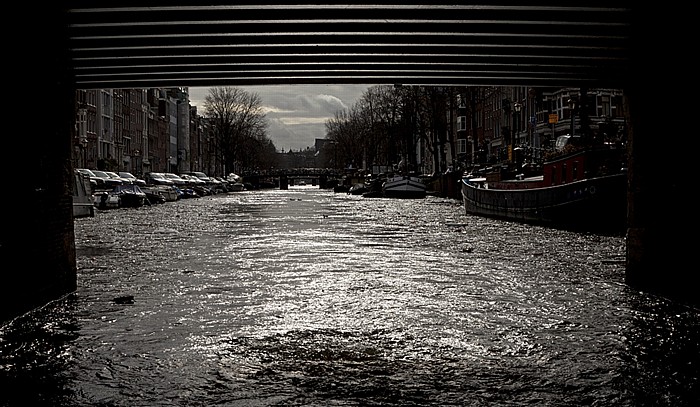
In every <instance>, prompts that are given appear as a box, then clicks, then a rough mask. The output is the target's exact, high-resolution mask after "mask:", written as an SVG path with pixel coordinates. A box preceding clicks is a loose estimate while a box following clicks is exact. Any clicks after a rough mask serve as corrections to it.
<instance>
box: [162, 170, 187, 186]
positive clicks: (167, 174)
mask: <svg viewBox="0 0 700 407" xmlns="http://www.w3.org/2000/svg"><path fill="white" fill-rule="evenodd" d="M163 176H164V177H165V178H167V179H169V180H171V181H172V182H173V183H174V184H175V186H177V187H184V186H185V185H187V181H185V180H184V179H182V178H180V177H179V176H178V175H177V174H174V173H172V172H164V173H163Z"/></svg>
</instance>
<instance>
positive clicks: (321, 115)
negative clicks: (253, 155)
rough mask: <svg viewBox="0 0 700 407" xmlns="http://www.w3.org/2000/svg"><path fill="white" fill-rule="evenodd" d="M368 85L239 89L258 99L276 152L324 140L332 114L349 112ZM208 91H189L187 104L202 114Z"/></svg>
mask: <svg viewBox="0 0 700 407" xmlns="http://www.w3.org/2000/svg"><path fill="white" fill-rule="evenodd" d="M368 87H369V86H368V85H274V86H273V85H268V86H244V87H240V88H241V89H243V90H245V91H247V92H251V93H257V94H258V95H260V98H261V99H262V104H263V111H264V112H265V115H266V117H267V122H268V135H269V137H270V139H271V140H272V142H273V143H275V146H276V147H277V150H278V151H280V150H282V151H289V150H290V149H291V150H294V151H298V150H303V149H305V148H307V147H312V148H313V146H314V143H315V140H316V139H318V138H325V136H326V128H325V123H326V121H327V120H328V119H331V118H333V117H334V115H335V114H336V112H338V111H342V110H347V109H350V108H351V107H352V106H353V105H354V104H355V102H357V101H358V100H359V99H360V98H361V97H362V94H363V92H364V91H365V90H366V89H367V88H368ZM208 93H209V88H190V103H191V104H192V105H194V106H198V112H199V114H203V113H204V112H203V104H204V98H205V97H206V95H207V94H208Z"/></svg>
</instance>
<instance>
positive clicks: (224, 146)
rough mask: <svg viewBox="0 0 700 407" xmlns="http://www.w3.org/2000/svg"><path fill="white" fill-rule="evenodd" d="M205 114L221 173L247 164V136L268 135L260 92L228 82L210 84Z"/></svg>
mask: <svg viewBox="0 0 700 407" xmlns="http://www.w3.org/2000/svg"><path fill="white" fill-rule="evenodd" d="M204 115H205V117H207V118H208V119H209V122H210V124H211V126H212V132H213V135H214V141H215V146H216V150H217V152H218V154H219V159H220V160H221V162H222V163H223V169H222V171H223V172H224V174H223V175H226V173H227V172H235V171H237V170H238V169H237V164H238V165H239V164H240V163H242V162H245V163H246V164H247V165H250V161H251V157H249V156H247V155H245V154H246V153H247V152H248V153H249V152H250V151H249V149H247V148H244V146H246V145H249V144H250V143H249V139H255V140H260V141H264V140H266V139H267V135H266V130H267V120H266V117H265V113H264V111H263V106H262V99H261V98H260V95H258V94H257V93H249V92H246V91H244V90H242V89H240V88H235V87H230V86H226V87H215V88H210V89H209V94H208V95H207V96H206V97H205V98H204ZM246 150H248V151H246ZM244 158H245V160H244Z"/></svg>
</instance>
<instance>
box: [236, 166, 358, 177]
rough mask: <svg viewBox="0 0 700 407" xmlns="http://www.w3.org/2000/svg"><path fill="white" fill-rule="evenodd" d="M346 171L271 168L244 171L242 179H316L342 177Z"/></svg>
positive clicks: (310, 168)
mask: <svg viewBox="0 0 700 407" xmlns="http://www.w3.org/2000/svg"><path fill="white" fill-rule="evenodd" d="M345 174H346V170H341V169H337V168H313V167H308V168H273V169H270V170H255V171H244V172H242V173H241V174H239V175H241V176H242V177H244V178H245V177H272V178H276V177H287V178H318V177H320V176H327V177H329V176H334V177H342V176H343V175H345Z"/></svg>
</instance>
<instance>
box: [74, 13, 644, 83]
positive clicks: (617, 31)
mask: <svg viewBox="0 0 700 407" xmlns="http://www.w3.org/2000/svg"><path fill="white" fill-rule="evenodd" d="M631 11H632V10H631V5H630V4H629V2H628V1H615V0H611V1H561V0H560V1H556V2H555V1H528V0H523V1H517V0H513V1H485V2H478V1H461V2H455V3H453V4H435V5H433V4H418V3H403V4H401V5H398V4H364V3H358V2H353V3H344V4H314V3H304V4H274V3H267V2H257V3H241V2H236V3H234V2H230V3H229V2H221V1H215V0H212V1H208V2H206V3H204V2H201V1H162V0H161V1H153V0H150V1H148V0H147V1H132V2H124V1H119V2H117V1H89V2H88V1H76V2H71V6H69V8H68V13H67V19H68V37H69V42H68V44H69V58H70V60H71V62H72V69H73V70H72V72H73V74H74V80H75V86H76V87H78V88H84V89H89V88H122V87H175V86H224V85H229V86H239V85H241V86H242V85H264V84H308V83H327V84H344V83H359V84H396V83H401V84H422V85H460V86H461V85H504V86H507V85H513V86H516V85H523V86H590V87H604V86H609V87H620V85H621V84H622V82H623V81H624V80H625V78H626V77H627V76H628V75H629V66H630V55H631V45H630V43H631V31H632V29H631V28H632V27H631V25H632V24H631Z"/></svg>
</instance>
